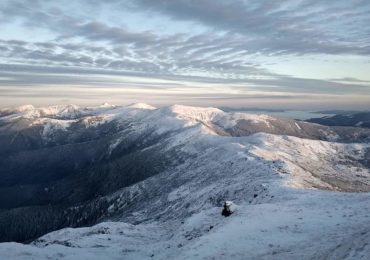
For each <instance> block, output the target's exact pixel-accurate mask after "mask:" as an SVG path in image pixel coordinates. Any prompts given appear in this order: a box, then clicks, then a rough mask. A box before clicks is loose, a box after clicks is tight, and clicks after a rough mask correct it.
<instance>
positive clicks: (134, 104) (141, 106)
mask: <svg viewBox="0 0 370 260" xmlns="http://www.w3.org/2000/svg"><path fill="white" fill-rule="evenodd" d="M127 107H130V108H139V109H150V110H153V109H157V108H156V107H153V106H151V105H149V104H145V103H133V104H131V105H128V106H127Z"/></svg>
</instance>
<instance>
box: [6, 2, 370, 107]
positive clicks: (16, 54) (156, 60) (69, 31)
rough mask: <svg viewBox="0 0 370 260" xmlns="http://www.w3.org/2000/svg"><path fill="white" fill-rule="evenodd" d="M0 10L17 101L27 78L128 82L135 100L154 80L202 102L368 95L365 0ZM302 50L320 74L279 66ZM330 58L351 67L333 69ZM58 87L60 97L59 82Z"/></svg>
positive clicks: (21, 5)
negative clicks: (324, 72)
mask: <svg viewBox="0 0 370 260" xmlns="http://www.w3.org/2000/svg"><path fill="white" fill-rule="evenodd" d="M0 17H1V18H0V22H1V23H2V24H3V28H4V30H3V32H4V33H3V34H2V35H1V36H0V57H1V61H0V86H2V90H1V92H0V99H7V103H11V101H9V98H12V99H14V102H15V103H17V102H18V101H17V100H16V99H17V97H19V96H22V91H24V87H25V86H27V88H28V89H30V90H31V91H32V89H33V90H34V91H35V93H38V92H39V90H40V88H41V89H42V88H43V87H44V88H45V87H46V86H51V85H58V86H65V89H66V90H67V89H68V90H69V91H70V89H73V88H72V86H77V85H78V86H83V87H82V88H81V87H80V89H79V90H81V91H82V92H83V90H84V89H86V90H87V89H89V88H90V89H92V90H94V91H97V89H99V88H100V89H101V90H104V89H105V90H107V89H109V91H108V92H107V93H110V94H112V91H113V90H114V89H115V90H117V91H118V89H119V91H120V92H124V91H126V92H127V93H132V91H136V92H135V93H137V97H135V98H136V99H140V93H141V94H142V95H143V99H146V98H147V96H150V95H144V94H143V93H145V91H147V93H150V92H151V91H153V90H155V91H158V92H157V93H158V95H159V96H160V95H161V94H162V95H163V96H166V95H167V94H168V93H172V96H171V99H176V98H177V100H178V101H181V102H185V101H184V97H185V96H188V97H189V98H188V100H187V101H186V102H190V103H191V99H193V100H194V99H197V98H198V97H199V99H204V98H206V97H207V95H208V100H210V101H208V103H211V105H218V103H217V101H216V100H219V99H221V98H223V99H224V100H231V101H229V102H230V103H231V104H232V100H233V99H234V100H239V103H243V100H246V102H250V99H251V98H256V100H257V99H261V98H263V96H265V97H266V98H268V99H270V100H271V102H272V103H273V102H274V97H275V98H276V100H277V98H279V99H284V98H286V100H287V102H288V103H289V102H290V103H292V102H293V101H292V100H294V98H292V97H296V98H297V100H299V99H302V97H312V98H314V97H315V98H317V95H322V97H327V98H329V97H330V96H331V97H332V98H337V97H338V96H342V97H343V96H345V95H351V97H352V99H353V100H352V102H353V103H354V104H355V103H356V100H355V99H356V98H357V97H358V96H362V97H363V98H364V97H365V101H364V102H365V103H366V102H367V100H369V103H370V84H369V81H370V76H369V75H366V70H367V68H368V69H369V70H368V71H370V27H369V26H367V25H368V24H370V2H369V1H365V0H354V1H344V0H339V1H314V0H286V1H271V0H269V1H268V0H261V1H246V0H245V1H242V0H236V1H226V0H224V1H221V0H198V1H193V0H177V1H172V0H158V1H150V0H135V1H133V0H132V1H118V0H112V1H97V0H96V1H87V0H86V1H85V0H80V1H76V2H75V3H71V2H70V1H56V2H53V1H42V0H38V1H32V4H31V3H30V1H25V0H23V1H21V0H12V1H7V0H5V1H2V2H1V3H0ZM310 59H314V60H315V61H316V63H319V64H321V63H322V64H326V67H329V69H328V70H327V72H326V74H327V75H324V76H323V75H322V74H323V71H322V70H321V69H320V66H312V67H311V68H310V70H309V71H308V72H307V71H304V73H305V75H306V74H307V75H308V76H307V77H302V76H300V75H298V74H299V73H297V75H295V73H293V72H292V71H293V70H292V71H291V70H289V67H288V66H285V67H287V68H285V67H284V66H283V65H284V64H288V62H291V61H295V63H294V64H298V66H300V65H301V66H302V67H305V68H306V67H307V66H308V65H307V64H309V63H310ZM338 60H339V61H338ZM343 60H345V61H346V62H345V63H344V62H343ZM305 63H306V64H305ZM347 63H348V64H347ZM280 64H281V65H282V66H281V68H284V69H281V70H280V71H276V70H275V69H274V66H275V67H276V66H279V65H280ZM272 65H274V66H272ZM338 65H340V66H341V67H345V68H346V66H348V70H347V69H346V70H345V71H343V72H340V73H338V71H337V70H336V66H338ZM356 67H358V70H355V69H354V68H356ZM294 69H295V71H296V70H297V67H296V66H295V68H294ZM58 89H59V90H58V91H59V92H58V95H57V96H58V97H57V98H58V99H60V98H61V97H63V93H66V92H65V91H64V92H63V89H62V88H60V87H58ZM74 89H76V87H75V88H74ZM101 90H99V93H101ZM81 91H78V93H75V95H76V99H79V100H80V99H83V96H77V95H81V93H80V92H81ZM27 93H30V92H29V91H28V92H27ZM97 93H98V92H97ZM113 94H114V91H113ZM181 94H183V96H182V97H181V98H180V97H179V95H181ZM51 95H52V93H51ZM65 95H68V96H70V92H69V93H68V94H67V93H66V94H65ZM36 96H37V95H36ZM214 97H217V99H215V98H214ZM366 98H367V99H366ZM33 100H34V101H35V102H37V99H36V97H35V98H34V99H33ZM212 100H213V101H212ZM173 102H176V100H173ZM212 102H214V104H213V103H212ZM3 103H4V102H3ZM164 103H165V102H164ZM276 104H277V105H279V106H280V101H279V102H276Z"/></svg>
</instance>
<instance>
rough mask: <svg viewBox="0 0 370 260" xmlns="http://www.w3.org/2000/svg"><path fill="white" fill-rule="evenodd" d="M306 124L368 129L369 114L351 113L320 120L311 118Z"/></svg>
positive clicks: (369, 123) (369, 124) (369, 126)
mask: <svg viewBox="0 0 370 260" xmlns="http://www.w3.org/2000/svg"><path fill="white" fill-rule="evenodd" d="M307 121H308V122H312V123H318V124H322V125H329V126H353V127H366V128H370V112H357V113H355V112H352V113H347V114H337V115H333V116H326V117H321V118H311V119H309V120H307Z"/></svg>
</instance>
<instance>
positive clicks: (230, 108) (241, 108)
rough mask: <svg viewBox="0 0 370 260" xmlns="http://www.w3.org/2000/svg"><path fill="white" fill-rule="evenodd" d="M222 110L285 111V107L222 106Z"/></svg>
mask: <svg viewBox="0 0 370 260" xmlns="http://www.w3.org/2000/svg"><path fill="white" fill-rule="evenodd" d="M220 109H221V110H222V111H225V112H243V111H244V112H245V111H255V112H285V111H286V110H284V109H271V108H270V109H265V108H256V107H220Z"/></svg>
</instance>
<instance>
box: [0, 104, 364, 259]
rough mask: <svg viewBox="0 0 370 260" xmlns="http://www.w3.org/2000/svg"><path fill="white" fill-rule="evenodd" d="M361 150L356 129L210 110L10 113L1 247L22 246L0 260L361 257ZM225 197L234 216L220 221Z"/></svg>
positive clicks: (2, 134)
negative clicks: (304, 255)
mask: <svg viewBox="0 0 370 260" xmlns="http://www.w3.org/2000/svg"><path fill="white" fill-rule="evenodd" d="M369 142H370V129H366V128H359V127H335V126H334V127H330V126H323V125H319V124H313V123H309V122H303V121H296V120H290V119H283V118H276V117H271V116H268V115H255V114H247V113H234V112H224V111H222V110H220V109H217V108H201V107H189V106H180V105H174V106H169V107H163V108H155V107H152V106H150V105H146V104H140V103H139V104H133V105H130V106H126V107H121V106H111V105H109V104H104V105H102V106H99V107H87V108H82V107H78V106H74V105H68V106H50V107H44V108H33V107H28V108H27V109H13V110H11V109H8V110H7V112H6V113H4V114H3V115H2V116H1V117H0V169H1V172H0V240H1V241H2V242H4V241H18V242H32V243H31V245H20V244H16V243H0V255H1V256H3V257H5V258H6V259H24V256H27V257H31V256H32V257H33V258H36V259H47V258H51V259H55V258H60V257H66V259H102V258H107V257H108V258H112V259H121V258H125V259H126V258H127V259H143V258H144V259H145V258H154V259H178V258H180V259H181V257H182V258H183V259H199V258H201V259H204V258H218V256H221V255H223V256H225V257H224V258H230V257H231V256H235V254H237V255H238V256H240V257H237V258H242V259H244V258H243V257H242V256H245V255H246V254H248V256H251V257H250V258H252V259H253V258H264V256H265V254H266V252H269V254H271V255H274V256H276V257H280V258H282V259H286V258H287V257H288V256H289V257H291V258H292V259H298V258H300V257H299V256H300V255H301V253H302V252H303V251H304V250H307V251H304V252H311V253H310V254H313V255H312V256H313V258H319V257H321V256H328V255H329V256H330V255H332V256H333V259H335V256H336V255H335V254H337V253H338V254H340V253H342V251H341V250H339V249H336V248H339V247H337V246H338V244H343V245H345V246H343V247H344V248H343V252H345V253H346V254H349V253H350V252H352V251H353V252H354V253H353V254H355V253H358V252H364V250H365V252H366V250H367V247H366V245H364V243H363V242H362V241H367V238H368V237H369V236H370V235H369V234H370V233H368V231H366V230H363V229H364V227H365V226H366V223H368V219H367V217H366V216H367V214H368V212H369V210H370V208H369V203H368V200H369V199H370V197H369V196H370V195H369V194H370V193H368V192H369V191H370V172H369V168H370V144H369ZM320 190H326V192H322V191H320ZM327 191H335V192H327ZM341 191H345V192H355V193H340V192H341ZM360 192H365V193H360ZM225 200H230V201H233V202H234V203H235V205H236V208H237V210H236V212H235V213H234V214H233V215H231V216H230V217H228V218H224V217H222V216H221V209H222V205H223V203H224V201H225ZM96 224H97V225H96ZM313 226H314V227H315V230H313V229H312V227H313ZM66 227H73V228H76V227H85V228H81V229H77V228H76V229H71V228H66ZM54 230H59V231H56V232H53V233H50V234H47V233H49V232H51V231H54ZM43 235H44V236H43ZM40 236H42V237H40ZM327 236H330V237H331V238H332V239H327ZM37 238H38V239H37ZM323 239H324V240H325V241H323ZM344 240H345V241H347V242H343V241H344ZM253 241H254V242H253ZM256 241H257V242H256ZM350 242H351V243H352V242H353V243H354V245H353V246H352V247H351V246H347V244H348V243H350ZM297 243H298V246H297ZM346 243H347V244H346ZM252 246H253V248H254V249H255V250H252ZM333 248H334V249H335V250H334V249H333ZM364 248H365V249H364ZM360 249H361V250H362V251H359V250H360ZM302 250H303V251H302ZM313 251H314V252H313ZM180 256H181V257H180ZM315 256H316V257H315ZM220 258H223V257H220ZM328 258H330V257H328Z"/></svg>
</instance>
